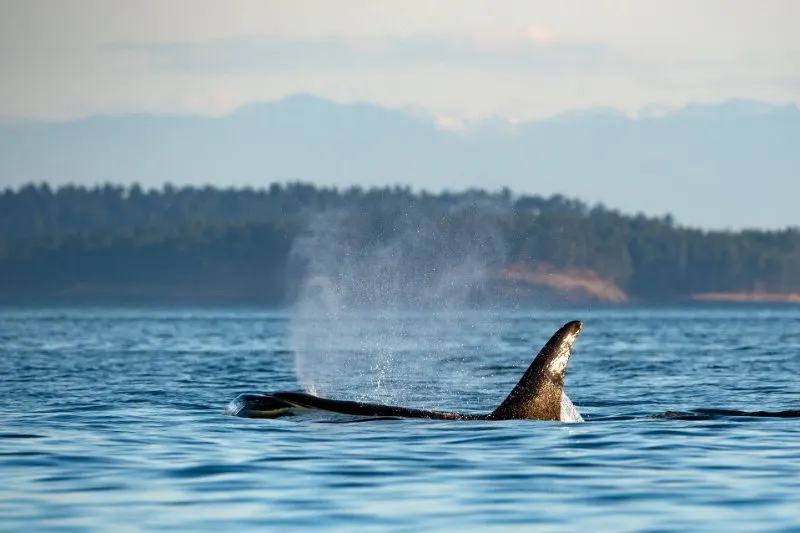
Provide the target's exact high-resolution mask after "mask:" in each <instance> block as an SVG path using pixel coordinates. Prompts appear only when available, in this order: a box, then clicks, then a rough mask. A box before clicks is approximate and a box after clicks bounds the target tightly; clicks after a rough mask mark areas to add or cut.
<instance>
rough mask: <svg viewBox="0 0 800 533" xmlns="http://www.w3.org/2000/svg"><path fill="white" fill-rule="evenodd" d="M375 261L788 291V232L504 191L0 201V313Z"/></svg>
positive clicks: (68, 190) (373, 269) (284, 290)
mask: <svg viewBox="0 0 800 533" xmlns="http://www.w3.org/2000/svg"><path fill="white" fill-rule="evenodd" d="M345 264H346V265H347V268H348V270H347V272H345V271H344V267H343V265H345ZM389 264H391V269H390V270H391V283H394V285H397V284H398V283H400V284H403V283H406V284H408V283H414V284H415V286H421V285H423V286H427V285H425V283H428V284H429V285H430V284H432V283H433V281H431V280H433V279H434V278H435V279H436V280H438V281H437V282H436V283H439V284H440V285H441V280H442V279H443V278H442V276H452V275H455V274H451V273H453V272H460V275H462V276H463V274H464V272H465V271H466V270H468V269H473V270H475V271H480V272H482V273H483V274H484V275H485V277H486V279H489V280H491V279H494V278H498V277H502V272H503V270H504V268H506V267H508V266H509V265H527V267H528V268H530V269H531V271H541V270H542V268H545V267H546V269H547V271H548V272H567V273H577V274H576V275H588V274H591V275H592V276H595V277H596V278H598V279H600V280H604V281H605V282H608V283H611V284H613V285H615V286H616V287H618V288H619V289H621V290H622V291H624V292H625V293H627V295H629V296H630V298H631V299H634V300H649V301H663V300H673V299H682V298H688V297H690V296H691V295H693V294H697V293H709V292H751V291H758V292H774V293H800V231H798V229H786V230H782V231H771V232H766V231H745V232H736V233H734V232H719V231H715V232H708V231H702V230H699V229H694V228H686V227H682V226H679V225H677V224H675V222H674V221H673V220H672V219H671V218H670V217H666V218H648V217H645V216H643V215H635V216H631V215H625V214H622V213H619V212H617V211H614V210H610V209H607V208H604V207H602V206H588V205H586V204H584V203H582V202H580V201H577V200H570V199H567V198H564V197H562V196H553V197H549V198H543V197H538V196H521V197H517V196H515V195H514V194H512V193H511V191H509V190H507V189H504V190H501V191H497V192H486V191H480V190H468V191H465V192H460V193H443V194H437V195H432V194H426V193H415V192H412V191H411V190H410V189H409V188H403V187H394V188H381V189H378V188H375V189H368V190H365V189H360V188H351V189H346V190H338V189H334V188H317V187H315V186H313V185H309V184H303V183H291V184H286V185H281V184H272V185H270V186H269V187H267V188H265V189H262V190H253V189H227V190H223V189H216V188H212V187H203V188H191V187H182V188H176V187H172V186H166V187H164V188H162V189H160V190H143V189H142V188H140V187H138V186H132V187H122V186H112V185H105V186H101V187H94V188H85V187H75V186H67V187H61V188H58V189H55V190H54V189H52V188H50V187H48V186H47V185H28V186H25V187H23V188H21V189H17V190H11V189H8V190H6V191H4V192H2V193H0V303H13V302H26V301H41V302H48V301H67V302H69V301H76V302H77V301H120V302H124V301H163V302H186V301H240V302H254V303H267V304H282V303H287V302H291V301H293V300H294V299H295V298H296V296H297V294H298V291H299V290H301V287H302V283H303V280H305V279H307V278H308V276H309V275H312V274H317V275H319V274H323V275H330V276H331V277H332V278H337V277H338V278H342V277H343V276H346V275H349V276H350V277H351V278H352V279H350V287H351V288H350V293H353V292H354V290H353V288H354V287H357V286H358V285H359V284H362V285H363V284H366V283H368V282H370V283H373V285H374V279H372V278H375V277H376V276H383V278H381V279H383V280H384V282H385V283H386V284H387V285H385V286H382V287H381V291H384V292H385V291H387V290H389V289H386V287H388V286H389V285H388V284H389V282H388V281H386V276H387V274H386V271H387V268H389V267H388V266H387V265H389ZM434 273H435V276H434ZM581 273H582V274H581ZM359 280H360V281H359ZM473 281H474V280H473ZM404 286H408V285H404ZM484 288H485V287H484ZM431 290H432V289H431ZM356 292H357V291H356Z"/></svg>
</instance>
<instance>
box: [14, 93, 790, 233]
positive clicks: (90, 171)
mask: <svg viewBox="0 0 800 533" xmlns="http://www.w3.org/2000/svg"><path fill="white" fill-rule="evenodd" d="M43 181H44V182H48V183H50V184H52V185H61V184H66V183H70V182H71V183H79V184H95V183H102V182H113V183H133V182H138V183H140V184H141V185H144V186H155V187H160V186H161V185H163V184H164V183H165V182H171V183H174V184H176V185H177V184H187V183H194V184H205V183H213V184H215V185H218V186H226V185H232V186H245V185H248V186H254V187H261V186H267V185H268V184H269V183H271V182H276V181H277V182H287V181H306V182H314V183H317V184H320V185H336V186H340V187H346V186H350V185H361V186H370V185H385V184H402V185H410V186H411V187H413V188H414V189H426V190H430V191H440V190H442V189H450V190H464V189H466V188H469V187H480V188H484V189H490V190H498V189H500V188H502V187H504V186H507V187H509V188H510V189H511V190H512V191H514V192H516V193H534V194H542V195H550V194H563V195H565V196H568V197H576V198H580V199H582V200H584V201H587V202H589V203H598V202H601V203H604V204H605V205H607V206H609V207H613V208H617V209H620V210H622V211H624V212H628V213H636V212H639V211H641V212H645V213H647V214H650V215H662V214H667V213H670V214H672V215H674V216H675V218H676V219H677V221H678V222H679V223H680V224H684V225H691V226H701V227H706V228H732V229H741V228H744V227H760V228H777V227H785V226H800V209H798V207H797V206H798V204H799V203H800V110H799V109H798V107H797V106H796V105H771V104H764V103H761V102H753V101H746V100H732V101H726V102H721V103H717V104H707V105H700V104H695V105H690V106H687V107H683V108H680V109H674V110H665V109H658V108H652V109H650V110H645V112H644V113H643V114H642V115H641V116H639V117H638V118H636V119H632V118H629V117H627V116H626V115H625V114H624V113H622V112H619V111H616V110H613V109H606V108H600V109H588V110H584V111H576V112H570V113H567V114H562V115H559V116H555V117H552V118H549V119H544V120H537V121H530V122H522V123H511V122H508V121H505V120H502V119H496V118H495V119H489V120H485V121H482V122H478V123H475V124H472V125H470V126H469V127H467V128H465V129H460V130H448V129H443V128H441V127H440V126H438V125H437V122H436V119H435V117H433V116H432V115H427V114H425V113H424V112H420V111H419V110H406V109H400V110H393V109H386V108H382V107H379V106H376V105H372V104H365V103H356V104H339V103H335V102H332V101H328V100H324V99H321V98H317V97H313V96H308V95H296V96H291V97H287V98H285V99H283V100H280V101H275V102H266V103H258V104H252V105H247V106H245V107H242V108H240V109H238V110H236V111H234V112H232V113H230V114H228V115H225V116H222V117H218V118H213V117H202V116H190V115H124V116H96V117H89V118H85V119H79V120H73V121H68V122H40V121H32V120H9V119H2V120H0V186H11V187H17V186H20V185H22V184H25V183H29V182H43Z"/></svg>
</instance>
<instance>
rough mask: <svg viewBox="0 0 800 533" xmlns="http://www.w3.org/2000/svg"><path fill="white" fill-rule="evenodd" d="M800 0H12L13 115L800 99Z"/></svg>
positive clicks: (0, 45)
mask: <svg viewBox="0 0 800 533" xmlns="http://www.w3.org/2000/svg"><path fill="white" fill-rule="evenodd" d="M797 21H800V2H798V1H795V0H758V1H756V0H669V1H666V0H560V1H556V0H550V1H539V0H528V1H517V0H503V1H499V2H498V1H483V2H479V1H474V0H437V1H435V2H431V1H429V0H402V1H391V2H390V1H361V0H337V1H335V2H331V1H327V0H318V1H310V0H292V1H289V0H287V1H283V2H275V1H269V0H226V1H225V2H220V1H217V0H215V1H209V0H128V1H120V0H57V1H48V0H0V75H2V80H3V81H2V83H0V116H11V117H31V118H42V119H67V118H75V117H81V116H86V115H91V114H98V113H113V114H119V113H134V112H135V113H138V112H153V113H202V114H210V115H218V114H223V113H226V112H229V111H231V110H233V109H235V108H236V107H239V106H242V105H245V104H248V103H252V102H256V101H263V100H274V99H279V98H281V97H284V96H286V95H289V94H292V93H298V92H303V93H312V94H316V95H319V96H323V97H327V98H331V99H334V100H337V101H342V102H345V101H354V100H364V101H369V102H373V103H377V104H380V105H384V106H389V107H410V108H419V109H422V110H426V111H427V112H430V113H433V114H434V115H435V116H436V117H438V119H439V121H440V123H441V124H453V123H459V122H460V121H469V120H477V119H481V118H486V117H489V116H500V117H504V118H507V119H509V120H530V119H534V118H541V117H546V116H552V115H555V114H558V113H561V112H564V111H568V110H574V109H580V108H587V107H594V106H611V107H615V108H618V109H622V110H624V111H626V112H628V113H629V114H631V115H635V114H636V113H637V112H639V111H641V110H644V109H648V110H654V109H659V108H661V107H663V106H666V107H676V106H681V105H684V104H686V103H689V102H709V101H719V100H725V99H730V98H753V99H759V100H764V101H768V102H778V103H796V104H800V31H797V30H796V26H797Z"/></svg>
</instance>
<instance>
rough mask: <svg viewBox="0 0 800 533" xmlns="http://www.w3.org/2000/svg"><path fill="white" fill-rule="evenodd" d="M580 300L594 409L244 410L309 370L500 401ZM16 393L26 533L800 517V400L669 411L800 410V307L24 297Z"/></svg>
mask: <svg viewBox="0 0 800 533" xmlns="http://www.w3.org/2000/svg"><path fill="white" fill-rule="evenodd" d="M573 318H574V319H579V320H582V321H583V322H584V330H583V332H582V334H581V336H580V337H579V339H578V341H577V343H576V345H575V350H574V353H573V357H572V361H571V363H570V367H569V369H568V373H567V387H566V390H567V393H568V394H569V396H570V398H571V399H572V400H573V402H574V403H575V404H576V405H577V407H578V409H579V410H580V412H581V413H582V415H583V416H584V418H585V419H586V422H584V423H577V424H564V423H551V422H539V421H506V422H449V421H444V422H442V421H425V420H383V421H363V422H358V423H354V419H352V418H347V417H338V416H337V415H321V416H303V417H288V418H281V419H275V420H257V419H245V418H237V417H232V416H227V415H226V414H225V408H226V406H227V404H228V403H229V402H230V400H231V399H233V398H234V397H235V396H236V395H237V394H239V393H242V392H270V391H276V390H301V386H300V385H299V383H301V382H303V383H306V385H308V384H310V383H313V385H314V386H315V387H317V388H318V389H319V390H318V392H319V393H320V394H325V395H327V396H329V397H332V398H341V399H362V400H371V401H379V402H383V403H387V402H391V403H395V404H400V405H405V406H409V407H422V408H433V409H448V410H456V411H462V412H488V411H490V410H492V409H493V408H494V407H495V406H496V405H497V404H499V403H500V402H501V401H502V399H503V398H504V397H505V395H506V394H507V392H508V391H510V389H511V388H512V387H513V385H514V384H515V383H516V382H517V380H518V379H519V377H520V376H521V375H522V372H523V371H524V370H525V368H526V367H527V365H528V364H529V363H530V361H531V359H532V357H533V355H534V354H535V352H536V351H538V349H539V348H540V347H541V345H542V344H543V343H544V342H545V341H546V340H547V338H548V337H549V335H550V334H551V333H552V332H554V331H555V329H556V328H557V327H558V326H560V325H561V324H563V323H564V322H566V321H567V320H570V319H573ZM298 352H300V353H298ZM0 405H2V413H1V414H0V480H1V481H0V528H2V529H3V530H6V531H48V530H71V531H89V530H92V531H141V530H151V531H170V530H180V531H246V530H254V531H255V530H257V531H265V530H276V531H292V530H309V529H312V528H313V529H324V530H339V531H352V530H359V531H365V530H374V531H432V530H447V531H450V530H454V529H455V530H458V531H467V530H469V531H485V530H497V531H513V530H522V531H530V530H532V529H534V527H533V526H535V529H536V530H537V531H549V530H572V531H667V530H672V531H687V530H691V531H698V530H703V531H797V530H800V503H799V502H800V418H760V417H740V416H729V415H724V414H713V413H712V414H711V415H708V416H696V417H694V418H693V417H692V416H687V417H678V418H671V417H669V416H668V417H662V418H658V417H655V418H654V416H657V415H663V414H664V413H667V412H684V413H688V414H692V413H697V412H698V411H697V410H699V409H712V410H716V409H734V410H743V411H783V410H796V409H800V310H797V309H796V308H763V307H716V308H715V307H697V308H686V309H625V310H607V309H606V310H603V309H585V310H580V309H573V310H569V311H565V310H558V311H548V310H535V311H514V312H512V311H507V312H494V311H493V312H489V311H470V312H467V313H463V314H458V313H456V314H449V315H445V314H437V313H433V312H428V313H422V312H419V313H407V314H403V313H401V314H396V315H394V316H386V315H383V316H376V315H375V314H363V315H357V314H356V315H353V316H348V317H338V318H337V319H336V320H335V321H331V320H329V319H325V318H321V319H320V320H319V321H318V322H314V323H311V322H309V321H307V320H306V321H302V322H298V321H297V320H292V314H291V312H289V311H280V312H267V311H254V310H230V309H228V310H219V309H216V310H215V309H206V310H142V309H139V310H113V309H91V310H64V309H55V310H54V309H51V310H4V311H0ZM687 418H688V419H687Z"/></svg>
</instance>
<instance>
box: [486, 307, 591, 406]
mask: <svg viewBox="0 0 800 533" xmlns="http://www.w3.org/2000/svg"><path fill="white" fill-rule="evenodd" d="M582 327H583V324H582V323H581V322H580V321H578V320H573V321H572V322H567V323H566V324H564V325H563V326H561V328H559V330H558V331H556V332H555V333H554V334H553V336H552V337H550V340H549V341H547V344H545V345H544V346H543V347H542V349H541V350H540V351H539V354H538V355H537V356H536V358H535V359H534V360H533V362H532V363H531V366H529V367H528V370H527V371H526V372H525V374H524V375H523V376H522V379H520V380H519V383H517V386H516V387H514V389H513V390H512V391H511V393H510V394H509V395H508V397H507V398H506V399H505V400H503V403H501V404H500V405H499V406H498V407H497V409H495V410H494V411H493V412H492V414H491V415H489V418H490V419H492V420H511V419H536V420H561V396H562V394H563V393H564V377H565V376H566V374H567V364H568V363H569V357H570V355H571V353H572V344H573V343H574V342H575V339H577V338H578V334H579V333H580V332H581V328H582Z"/></svg>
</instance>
